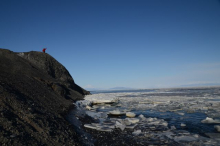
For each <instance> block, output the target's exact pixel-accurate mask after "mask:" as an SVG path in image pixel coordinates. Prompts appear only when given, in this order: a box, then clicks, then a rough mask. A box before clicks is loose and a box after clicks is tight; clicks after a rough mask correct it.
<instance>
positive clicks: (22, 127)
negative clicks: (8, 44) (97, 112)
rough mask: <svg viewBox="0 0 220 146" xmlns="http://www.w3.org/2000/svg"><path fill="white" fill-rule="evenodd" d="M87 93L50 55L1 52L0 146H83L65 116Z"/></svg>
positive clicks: (4, 50) (3, 50) (2, 50)
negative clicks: (75, 102) (74, 103)
mask: <svg viewBox="0 0 220 146" xmlns="http://www.w3.org/2000/svg"><path fill="white" fill-rule="evenodd" d="M86 94H89V92H88V91H86V90H84V89H83V88H81V87H80V86H78V85H77V84H75V83H74V80H73V79H72V77H71V76H70V74H69V72H68V71H67V70H66V68H65V67H64V66H63V65H61V64H60V63H59V62H58V61H56V60H55V59H54V58H53V57H52V56H50V55H49V54H47V53H42V52H34V51H32V52H26V53H14V52H12V51H10V50H6V49H0V145H64V144H66V145H80V142H79V140H78V138H77V134H76V132H75V131H74V129H73V127H72V126H71V125H70V124H69V123H68V122H67V121H66V120H65V119H64V118H63V114H64V113H65V112H66V111H68V108H69V107H70V106H71V105H72V103H73V102H74V101H75V100H79V99H83V97H84V95H86Z"/></svg>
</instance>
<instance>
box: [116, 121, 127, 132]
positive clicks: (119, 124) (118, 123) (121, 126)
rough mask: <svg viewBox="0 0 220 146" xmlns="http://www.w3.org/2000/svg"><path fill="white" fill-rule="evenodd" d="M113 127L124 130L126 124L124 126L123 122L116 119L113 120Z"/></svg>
mask: <svg viewBox="0 0 220 146" xmlns="http://www.w3.org/2000/svg"><path fill="white" fill-rule="evenodd" d="M115 127H116V128H120V129H121V130H122V131H124V129H125V127H126V126H125V125H124V124H122V123H120V122H118V121H116V122H115Z"/></svg>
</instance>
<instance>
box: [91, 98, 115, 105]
mask: <svg viewBox="0 0 220 146" xmlns="http://www.w3.org/2000/svg"><path fill="white" fill-rule="evenodd" d="M115 102H116V101H115V100H107V99H106V100H105V99H102V100H94V101H92V104H109V103H115Z"/></svg>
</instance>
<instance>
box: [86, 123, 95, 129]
mask: <svg viewBox="0 0 220 146" xmlns="http://www.w3.org/2000/svg"><path fill="white" fill-rule="evenodd" d="M84 127H86V128H90V129H97V127H96V126H95V125H92V124H85V125H84Z"/></svg>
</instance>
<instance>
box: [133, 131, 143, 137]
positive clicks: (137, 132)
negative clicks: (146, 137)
mask: <svg viewBox="0 0 220 146" xmlns="http://www.w3.org/2000/svg"><path fill="white" fill-rule="evenodd" d="M132 134H133V135H135V136H138V135H140V134H141V130H136V131H134V132H132Z"/></svg>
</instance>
